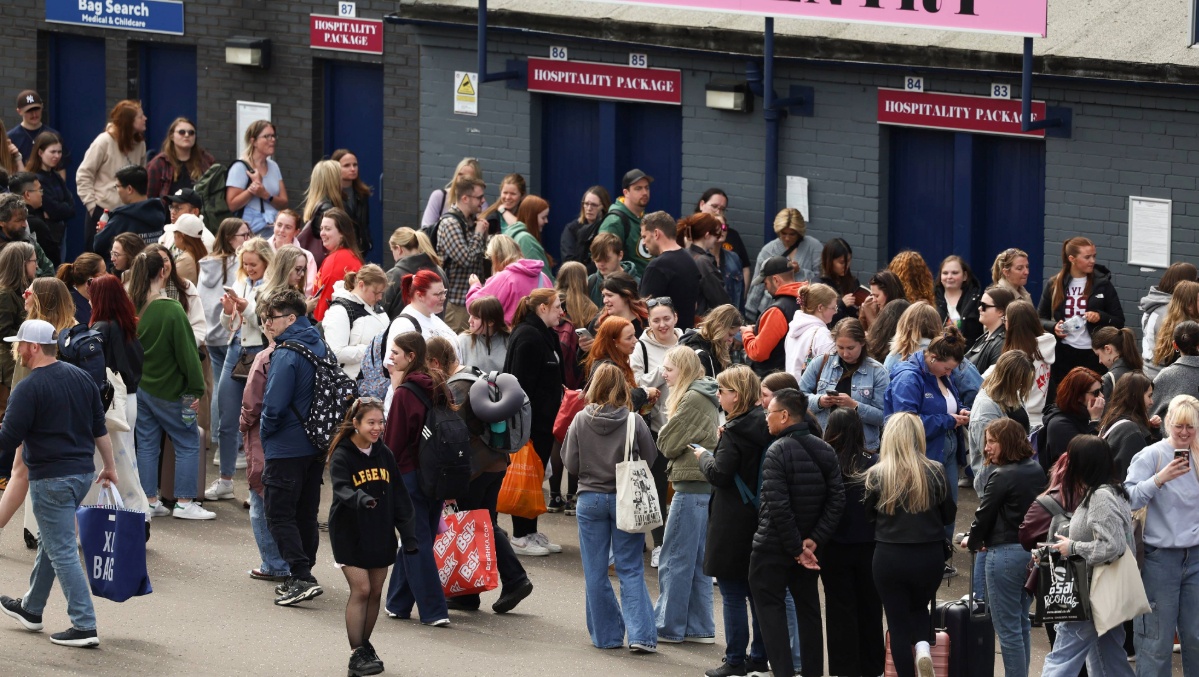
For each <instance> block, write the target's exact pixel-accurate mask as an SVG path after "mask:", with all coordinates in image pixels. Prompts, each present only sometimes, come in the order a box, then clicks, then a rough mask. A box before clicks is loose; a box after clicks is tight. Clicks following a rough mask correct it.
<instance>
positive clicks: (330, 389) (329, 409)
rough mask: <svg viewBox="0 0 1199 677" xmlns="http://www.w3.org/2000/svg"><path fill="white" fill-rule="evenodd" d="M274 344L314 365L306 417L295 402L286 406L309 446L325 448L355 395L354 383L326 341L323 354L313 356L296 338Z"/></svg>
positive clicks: (326, 448)
mask: <svg viewBox="0 0 1199 677" xmlns="http://www.w3.org/2000/svg"><path fill="white" fill-rule="evenodd" d="M278 347H280V348H286V349H288V350H294V351H296V352H297V353H299V354H300V355H301V356H303V357H304V359H306V360H308V361H309V362H311V363H312V366H313V367H315V368H316V373H315V374H313V377H312V403H311V404H310V405H308V417H307V418H305V417H304V416H302V415H300V410H298V409H296V405H295V404H291V405H288V406H290V407H291V413H293V414H295V415H296V418H298V419H300V422H301V423H302V424H303V426H304V434H305V435H306V436H307V437H308V441H309V442H311V443H312V446H314V447H316V448H317V449H318V450H319V451H321V452H326V451H328V450H329V443H330V442H332V441H333V434H334V432H336V430H337V427H338V426H340V425H341V422H342V420H344V419H345V416H346V411H348V410H349V408H350V405H352V404H353V403H354V399H355V398H356V397H358V387H357V384H356V383H355V382H354V379H352V378H350V377H349V376H346V373H345V372H344V371H342V370H341V367H340V366H338V364H337V360H335V359H334V358H333V349H331V348H330V347H329V346H328V345H327V344H326V345H325V356H324V357H317V356H316V353H314V352H312V351H311V350H310V349H309V348H308V346H306V345H304V344H303V343H300V342H298V341H284V342H283V343H280V344H279V346H278Z"/></svg>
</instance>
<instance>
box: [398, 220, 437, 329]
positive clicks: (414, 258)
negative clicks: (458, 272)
mask: <svg viewBox="0 0 1199 677" xmlns="http://www.w3.org/2000/svg"><path fill="white" fill-rule="evenodd" d="M387 246H388V247H390V248H391V258H392V259H393V260H395V265H394V266H392V267H391V269H390V270H388V271H387V291H385V292H383V310H384V311H386V312H387V316H388V317H390V318H391V319H393V320H394V319H395V318H396V316H397V315H399V314H400V311H401V310H403V309H404V295H403V294H401V293H400V282H401V281H403V279H404V276H405V275H415V274H417V273H418V272H420V271H422V270H431V271H433V272H434V273H437V277H440V278H441V280H442V282H445V281H446V279H447V278H446V276H445V271H444V270H442V268H441V256H439V255H438V254H437V251H436V250H435V249H434V248H433V243H432V242H431V241H430V240H429V236H428V235H425V234H424V233H422V232H421V231H419V230H413V229H412V228H396V229H395V231H393V232H392V234H391V237H390V238H388V240H387Z"/></svg>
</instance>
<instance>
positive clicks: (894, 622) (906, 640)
mask: <svg viewBox="0 0 1199 677" xmlns="http://www.w3.org/2000/svg"><path fill="white" fill-rule="evenodd" d="M952 331H956V330H952ZM924 440H925V431H924V426H923V425H922V424H921V422H920V418H919V417H917V416H916V415H915V414H911V413H908V412H899V413H896V414H894V415H892V416H891V417H890V418H889V419H887V427H886V428H885V429H884V430H883V441H882V446H881V447H880V449H879V459H878V463H876V464H875V465H874V466H872V467H871V468H870V469H869V470H867V471H866V475H865V478H864V484H863V487H864V490H865V494H866V497H865V506H866V516H867V518H868V519H869V520H871V521H872V522H874V538H875V547H874V562H873V569H874V584H875V587H876V588H877V589H878V591H879V596H880V597H881V598H882V601H883V612H884V614H885V615H886V617H887V628H888V629H889V630H890V634H891V658H892V660H893V661H894V663H895V673H896V675H898V676H899V677H915V676H916V674H917V673H919V674H921V675H928V674H932V656H931V652H930V650H929V642H930V641H931V640H932V636H931V635H930V632H931V628H932V623H931V618H930V609H929V605H928V601H929V600H931V599H933V598H934V596H935V595H936V593H937V588H938V587H940V585H941V580H942V574H943V562H944V560H945V558H946V557H945V555H946V553H945V529H944V526H943V525H945V524H953V521H954V518H955V517H956V516H957V504H956V503H955V502H954V500H953V495H952V494H951V493H950V481H949V479H947V478H946V475H945V469H944V467H943V466H942V465H941V464H940V463H937V462H936V461H933V460H931V459H929V458H928V457H927V456H926V455H925V441H924ZM913 646H915V649H916V652H915V653H916V660H915V662H913V661H912V647H913Z"/></svg>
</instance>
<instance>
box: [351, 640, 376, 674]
mask: <svg viewBox="0 0 1199 677" xmlns="http://www.w3.org/2000/svg"><path fill="white" fill-rule="evenodd" d="M380 672H383V666H382V665H381V664H379V663H376V662H374V661H372V660H371V659H370V652H368V651H367V650H366V647H364V646H360V647H358V648H357V649H354V653H352V654H350V667H349V669H348V670H347V671H346V675H347V676H348V677H364V676H365V675H377V674H379V673H380Z"/></svg>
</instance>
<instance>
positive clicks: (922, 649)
mask: <svg viewBox="0 0 1199 677" xmlns="http://www.w3.org/2000/svg"><path fill="white" fill-rule="evenodd" d="M916 675H917V676H918V677H935V675H934V674H933V653H932V649H930V648H929V646H928V642H916Z"/></svg>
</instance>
